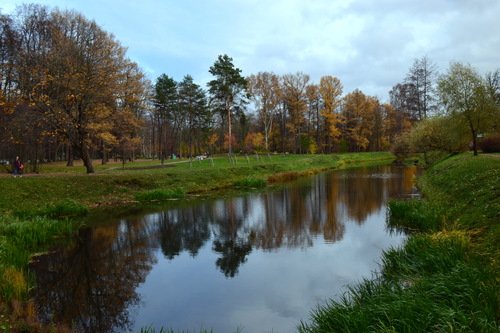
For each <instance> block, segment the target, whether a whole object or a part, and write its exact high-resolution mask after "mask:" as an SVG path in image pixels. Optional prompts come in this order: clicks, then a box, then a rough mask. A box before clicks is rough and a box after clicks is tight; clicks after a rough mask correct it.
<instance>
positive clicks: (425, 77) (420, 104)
mask: <svg viewBox="0 0 500 333" xmlns="http://www.w3.org/2000/svg"><path fill="white" fill-rule="evenodd" d="M436 75H437V72H436V66H435V65H434V64H433V63H432V62H431V61H430V60H429V59H428V58H427V57H422V58H420V59H415V61H414V62H413V65H412V67H410V71H409V72H408V74H407V76H406V80H405V83H407V84H409V85H410V87H411V88H412V89H411V92H412V96H411V98H412V99H413V100H414V101H415V102H416V110H415V111H416V115H417V117H418V120H422V119H425V118H427V117H428V116H429V115H430V114H431V113H432V112H433V111H435V110H436V104H435V102H436V97H435V78H436Z"/></svg>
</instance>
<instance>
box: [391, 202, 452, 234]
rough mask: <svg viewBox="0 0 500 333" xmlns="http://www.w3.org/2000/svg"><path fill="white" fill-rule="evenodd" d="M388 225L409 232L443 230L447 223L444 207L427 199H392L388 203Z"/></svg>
mask: <svg viewBox="0 0 500 333" xmlns="http://www.w3.org/2000/svg"><path fill="white" fill-rule="evenodd" d="M387 217H388V219H387V225H388V226H389V227H391V228H394V229H402V230H405V231H408V232H414V231H420V232H429V231H437V230H441V229H442V228H443V226H444V225H445V224H446V220H447V218H446V215H445V214H444V212H443V209H442V207H440V206H438V205H435V204H433V203H432V202H429V201H426V200H419V199H413V200H391V201H389V203H388V215H387Z"/></svg>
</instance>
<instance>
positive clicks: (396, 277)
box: [299, 154, 500, 333]
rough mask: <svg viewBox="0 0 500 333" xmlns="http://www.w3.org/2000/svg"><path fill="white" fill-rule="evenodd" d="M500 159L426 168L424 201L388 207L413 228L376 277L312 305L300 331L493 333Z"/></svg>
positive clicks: (499, 306) (499, 311) (498, 311)
mask: <svg viewBox="0 0 500 333" xmlns="http://www.w3.org/2000/svg"><path fill="white" fill-rule="evenodd" d="M499 175H500V160H499V159H493V158H490V157H487V156H482V157H477V158H472V157H471V156H470V155H468V154H463V155H459V156H455V157H452V158H449V159H446V160H444V161H442V162H440V163H439V164H437V165H435V166H434V167H432V168H431V169H430V170H429V171H428V172H427V173H426V174H425V175H424V176H423V178H422V179H420V180H419V184H420V186H421V187H422V189H423V192H424V195H425V199H423V200H417V201H393V202H391V203H390V218H389V221H388V224H389V225H390V226H392V227H403V228H406V229H410V230H412V231H415V233H413V234H412V236H410V238H409V239H408V241H407V243H406V244H405V246H404V247H402V248H397V249H390V250H388V251H387V252H385V253H384V256H383V262H382V264H381V270H380V272H379V273H378V274H377V275H376V276H375V277H374V279H372V280H365V281H363V282H362V283H361V284H359V285H357V286H352V287H351V288H350V289H349V291H348V292H347V293H346V294H345V295H344V296H343V297H342V298H341V299H340V300H332V301H330V302H329V303H328V304H326V305H324V306H320V307H318V309H316V310H315V311H314V312H313V313H312V315H311V321H310V322H309V323H301V325H300V327H299V332H302V333H305V332H308V333H309V332H310V333H312V332H314V333H317V332H498V330H499V326H498V318H500V303H499V299H500V294H499V290H498V280H497V279H498V276H500V274H499V273H500V270H499V265H498V258H499V245H498V244H499V243H498V239H500V231H499V228H498V220H499V219H498V217H499V214H500V210H499V208H500V206H499V203H500V195H499V194H500V193H499V190H500V176H499Z"/></svg>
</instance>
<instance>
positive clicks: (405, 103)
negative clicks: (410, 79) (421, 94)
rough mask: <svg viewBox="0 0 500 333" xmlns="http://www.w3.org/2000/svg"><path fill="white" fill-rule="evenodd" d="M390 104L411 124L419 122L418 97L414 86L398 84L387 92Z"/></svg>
mask: <svg viewBox="0 0 500 333" xmlns="http://www.w3.org/2000/svg"><path fill="white" fill-rule="evenodd" d="M389 96H390V103H391V105H392V106H393V107H394V109H395V110H396V111H397V112H398V113H399V114H400V115H402V116H403V117H404V118H406V119H408V120H410V121H411V122H416V121H418V120H419V117H418V95H417V94H416V93H415V86H414V85H412V84H409V83H398V84H396V85H395V86H394V87H392V89H391V91H389Z"/></svg>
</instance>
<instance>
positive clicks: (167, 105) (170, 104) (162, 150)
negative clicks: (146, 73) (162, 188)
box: [154, 74, 178, 163]
mask: <svg viewBox="0 0 500 333" xmlns="http://www.w3.org/2000/svg"><path fill="white" fill-rule="evenodd" d="M177 102H178V96H177V82H175V80H174V79H173V78H171V77H169V76H168V75H166V74H162V75H160V76H159V77H158V79H156V84H155V97H154V106H155V118H156V126H157V127H158V130H157V138H158V155H159V157H160V159H161V161H162V163H163V161H164V160H165V155H166V154H167V152H166V147H167V135H168V133H167V132H168V131H169V130H170V132H171V134H172V132H174V126H170V125H171V122H173V120H174V117H175V109H176V108H177ZM172 150H173V149H172V148H171V151H170V152H173V151H172Z"/></svg>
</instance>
